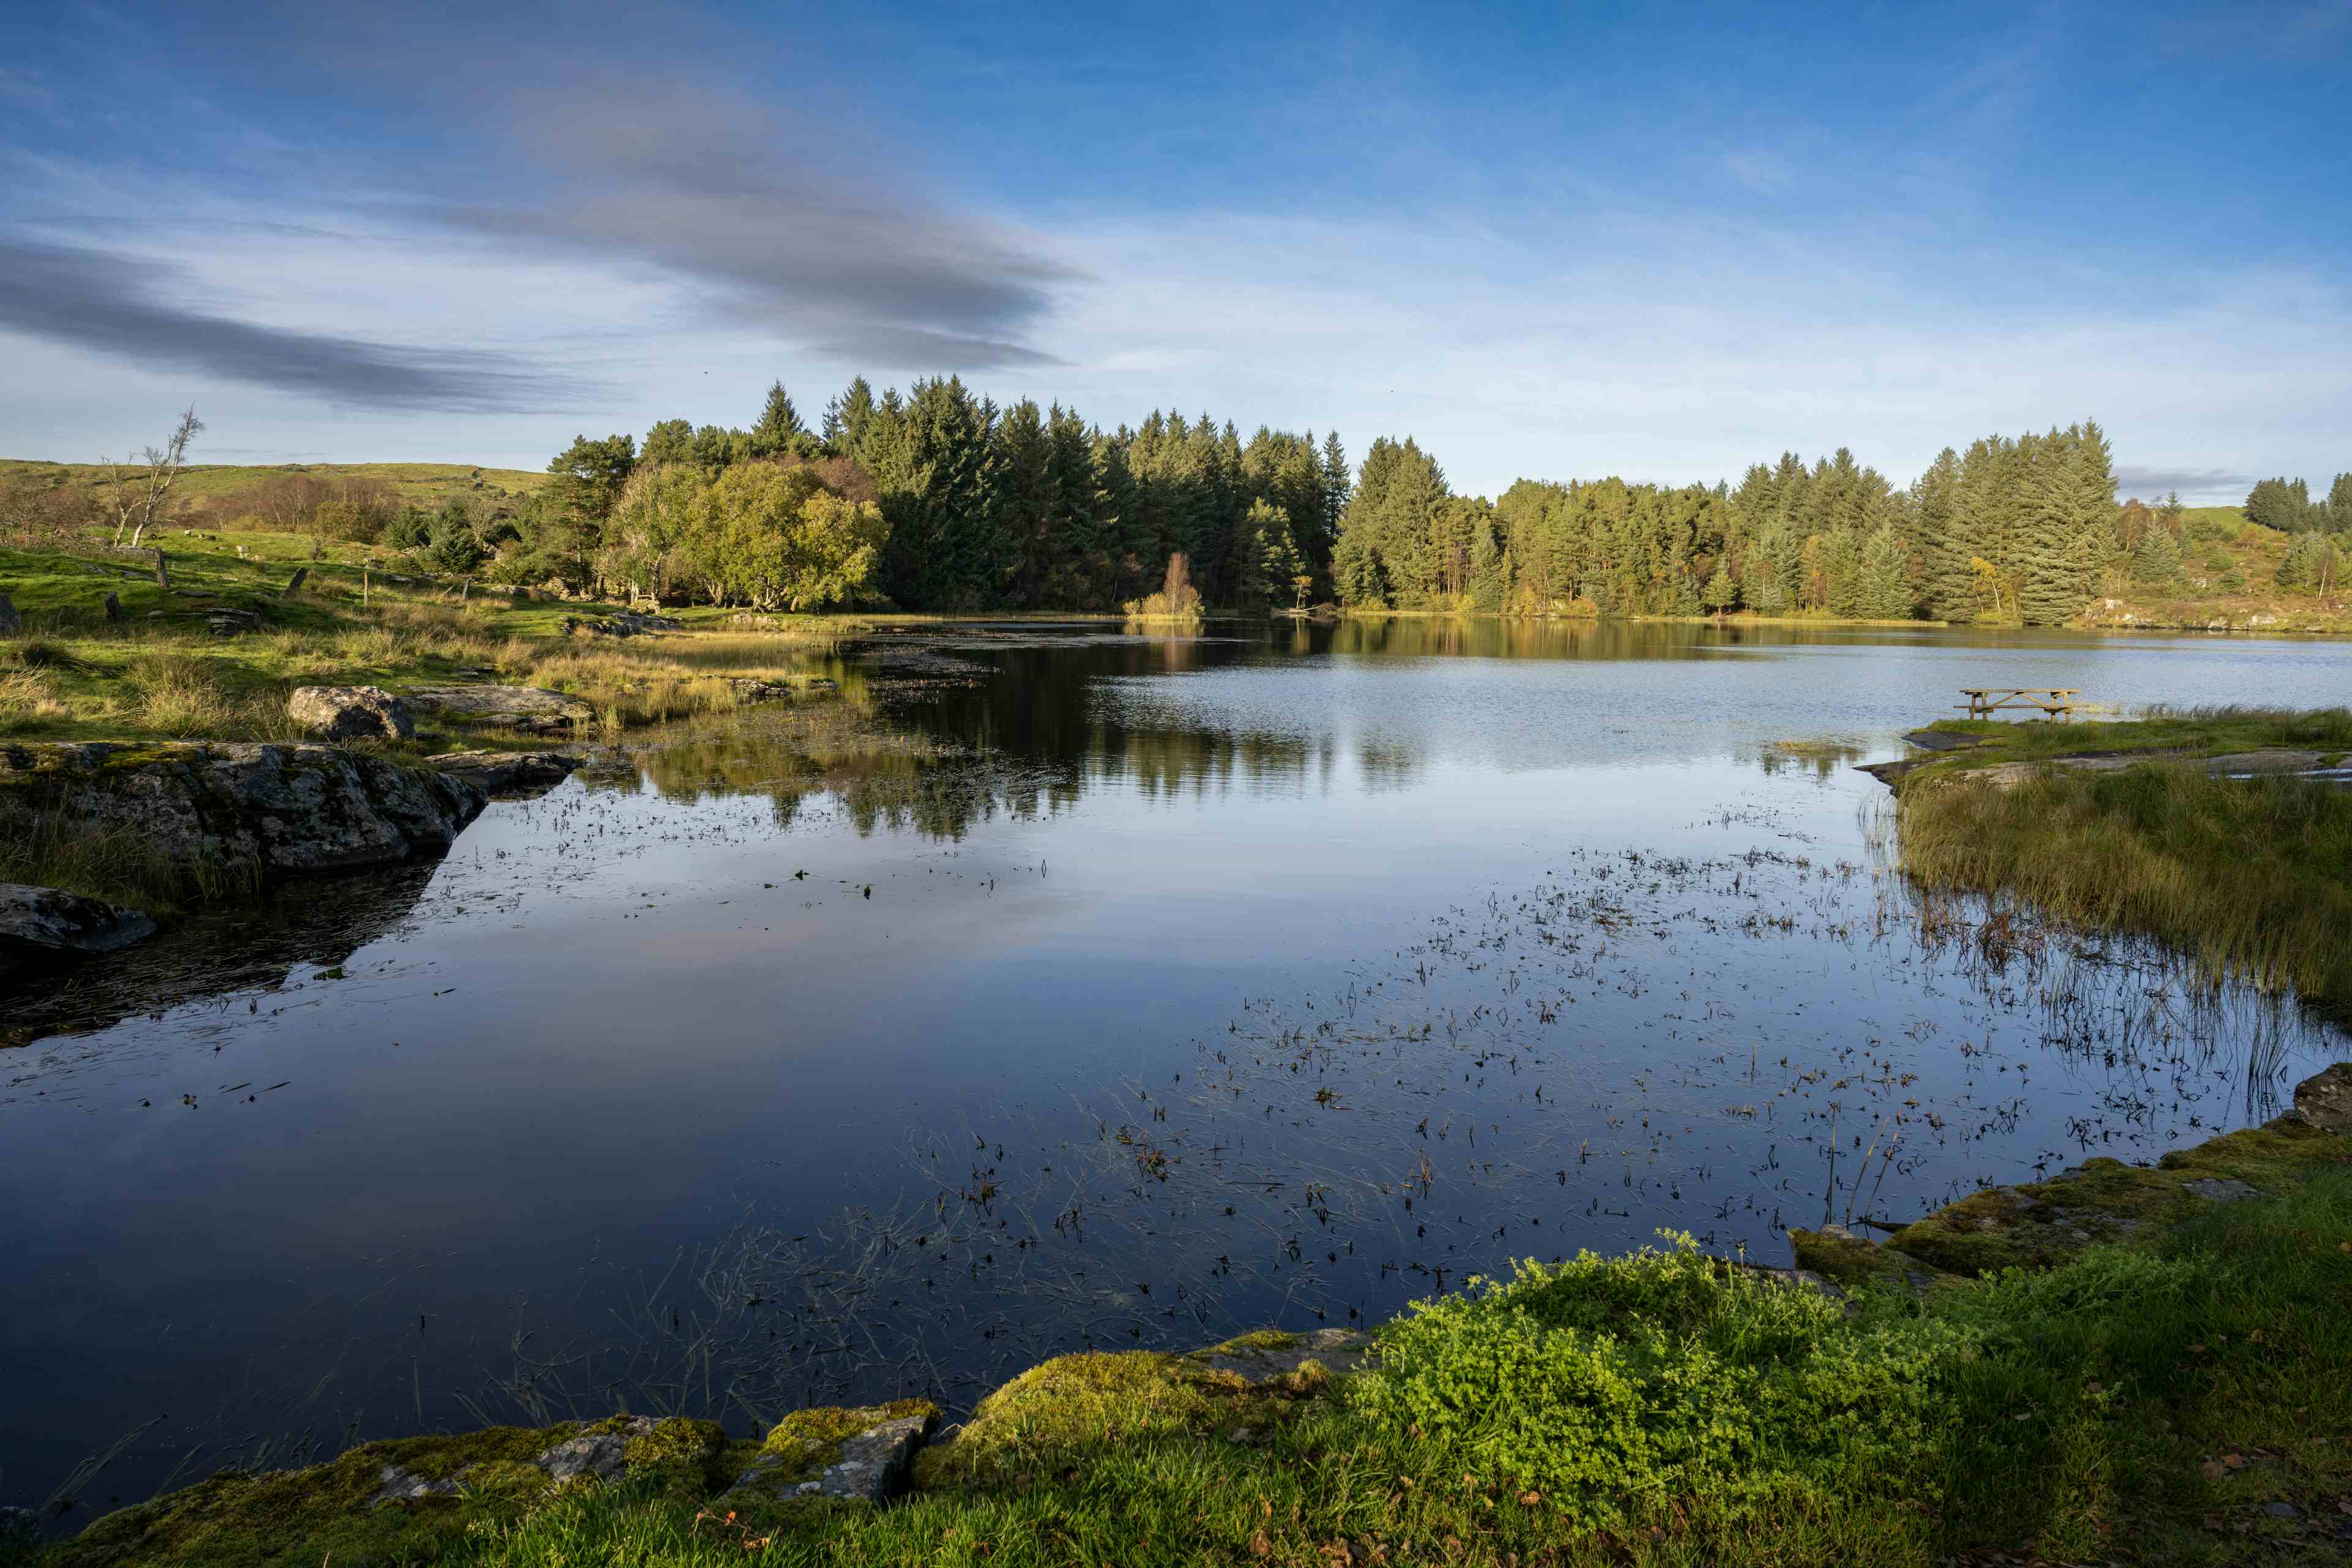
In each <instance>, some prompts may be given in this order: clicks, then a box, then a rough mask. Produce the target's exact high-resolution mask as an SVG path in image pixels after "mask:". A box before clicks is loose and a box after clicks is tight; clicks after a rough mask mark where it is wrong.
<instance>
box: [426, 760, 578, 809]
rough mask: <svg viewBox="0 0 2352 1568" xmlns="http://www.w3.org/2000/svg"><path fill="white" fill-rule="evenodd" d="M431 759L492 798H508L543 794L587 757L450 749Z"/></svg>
mask: <svg viewBox="0 0 2352 1568" xmlns="http://www.w3.org/2000/svg"><path fill="white" fill-rule="evenodd" d="M431 761H432V764H433V766H435V767H436V768H438V769H440V770H441V772H442V773H445V774H446V775H448V776H450V777H452V778H456V779H458V780H460V781H462V782H463V783H466V784H471V785H473V786H474V787H475V788H477V789H478V790H480V791H481V792H482V793H483V794H484V795H488V796H489V797H490V798H491V799H493V800H511V799H529V798H530V797H532V796H535V795H545V794H546V793H547V792H548V791H549V790H551V789H553V788H554V787H555V786H556V785H557V784H562V782H563V781H564V780H565V779H568V778H570V777H571V776H572V773H573V772H574V771H575V770H576V769H577V768H578V767H579V766H580V764H581V763H584V762H586V761H587V758H586V757H584V756H583V755H582V754H580V753H579V752H449V753H447V754H446V756H438V757H435V758H433V759H431Z"/></svg>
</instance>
